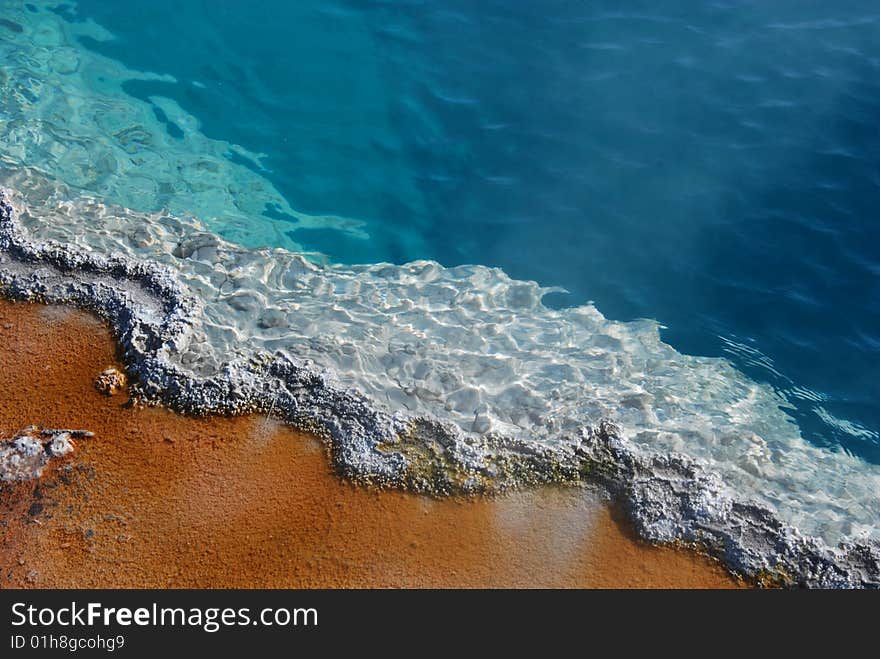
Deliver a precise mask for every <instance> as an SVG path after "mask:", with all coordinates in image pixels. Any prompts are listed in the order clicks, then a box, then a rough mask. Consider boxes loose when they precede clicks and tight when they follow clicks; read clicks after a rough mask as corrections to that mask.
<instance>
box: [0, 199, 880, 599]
mask: <svg viewBox="0 0 880 659" xmlns="http://www.w3.org/2000/svg"><path fill="white" fill-rule="evenodd" d="M210 247H211V245H207V244H206V245H202V244H201V243H200V244H199V245H198V246H197V247H193V249H194V250H195V251H198V250H202V249H210ZM187 249H189V247H187ZM0 293H2V294H3V295H5V296H7V297H9V298H13V299H19V300H39V301H44V302H52V303H69V304H74V305H77V306H80V307H83V308H87V309H91V310H93V311H95V312H97V313H98V314H100V315H101V316H103V317H104V318H106V319H107V320H108V321H109V322H110V324H111V326H112V327H113V328H114V331H115V332H116V336H117V339H118V340H119V341H120V344H121V345H122V348H123V350H124V360H125V363H126V365H127V367H128V369H129V372H130V374H131V375H132V376H134V378H135V379H136V381H137V384H136V385H135V386H134V387H133V388H134V390H135V393H136V394H137V395H139V396H141V397H143V398H144V399H146V400H150V401H155V402H162V403H164V404H166V405H168V406H169V407H171V408H172V409H175V410H178V411H182V412H188V413H192V414H206V413H223V414H240V413H246V412H251V411H262V412H265V413H269V414H271V415H273V416H277V417H280V418H282V419H283V420H285V421H286V422H288V423H290V424H291V425H294V426H296V427H299V428H302V429H305V430H310V431H313V432H316V433H318V434H319V435H321V436H322V437H324V438H325V439H326V440H327V441H328V442H329V443H330V445H331V447H332V451H333V456H334V462H335V465H336V467H337V469H338V471H340V472H341V473H342V474H344V475H346V476H348V477H350V478H352V479H355V480H361V481H369V482H371V483H374V484H378V485H383V486H396V487H406V488H410V489H414V490H417V491H422V492H429V493H433V494H446V493H456V492H486V491H497V490H502V489H505V488H511V487H518V486H523V485H531V484H538V483H547V482H574V481H579V480H582V479H590V480H594V481H599V482H601V483H603V484H605V485H606V486H607V487H608V489H609V490H611V491H612V492H614V493H615V494H617V495H618V496H620V497H621V498H622V500H623V501H624V502H625V503H626V505H627V507H628V509H629V511H630V514H631V516H632V518H633V519H634V520H635V523H636V525H637V528H638V529H639V531H640V533H641V534H642V535H643V536H644V537H645V538H646V539H647V540H649V541H651V542H658V543H661V542H662V543H682V544H686V545H691V546H697V547H699V548H701V549H703V550H704V551H706V552H708V553H710V554H713V555H716V556H718V557H720V558H722V559H723V560H724V561H725V563H726V564H727V566H728V567H729V568H730V569H731V570H732V571H733V572H735V573H737V574H740V575H742V576H745V577H747V578H751V579H756V580H759V582H764V583H774V584H776V583H779V584H784V585H800V586H812V587H860V586H862V587H864V586H875V587H876V586H880V548H878V546H877V545H876V544H874V543H868V542H865V543H859V542H845V543H843V544H841V545H840V546H839V547H835V548H832V547H829V546H828V545H827V544H825V543H824V542H823V541H821V540H819V539H816V538H812V537H806V536H803V535H802V534H801V533H800V532H799V531H798V530H797V529H795V528H793V527H792V526H790V525H788V524H786V523H784V522H782V521H780V520H779V519H778V518H777V517H776V516H775V514H774V513H773V512H772V511H771V510H769V509H768V508H766V507H763V506H761V505H758V504H755V503H752V502H749V501H740V500H739V499H738V498H737V495H736V493H735V492H734V491H733V490H732V489H730V488H728V487H727V486H726V485H725V484H724V483H723V482H722V481H721V480H720V478H718V477H717V476H716V475H714V474H713V473H712V471H711V470H710V469H708V468H707V466H706V465H705V464H704V463H702V462H700V461H698V460H695V459H691V458H686V457H683V456H680V455H676V454H664V453H659V452H650V451H647V450H645V449H644V448H642V447H637V446H636V445H635V444H634V443H632V442H631V441H630V440H628V439H626V438H625V437H624V436H623V434H622V433H621V432H620V430H619V429H618V428H617V427H616V426H615V425H613V424H612V423H610V422H602V423H599V424H598V425H597V426H596V427H582V428H580V429H579V430H577V431H567V432H565V433H561V434H560V436H559V437H558V440H557V441H555V442H553V443H552V444H550V443H544V442H537V441H528V439H522V438H512V437H507V436H504V435H501V434H499V433H493V432H486V433H484V434H480V433H476V434H474V433H470V434H466V433H464V432H463V431H462V430H461V429H460V428H459V427H457V426H455V425H452V424H448V423H443V422H441V421H438V420H436V419H432V418H429V417H427V416H417V415H406V414H403V413H400V412H396V413H389V412H387V411H384V410H382V409H379V408H378V407H377V405H375V404H374V403H373V402H372V401H371V400H370V399H369V398H367V397H366V396H364V395H362V394H360V393H359V392H357V391H356V390H354V389H344V388H342V387H341V386H339V385H338V384H335V383H334V381H333V379H332V378H330V377H328V375H327V374H326V373H325V372H319V371H317V370H314V369H313V368H311V367H310V366H309V365H308V364H307V363H300V362H298V361H296V360H295V358H292V357H290V356H288V355H286V354H283V353H280V352H279V353H275V354H270V353H268V352H256V353H254V355H253V356H252V357H249V358H236V359H234V360H232V361H229V362H227V363H225V364H224V365H223V366H222V368H221V369H220V370H219V373H218V374H216V375H212V376H209V377H200V376H198V375H196V374H195V373H193V372H192V371H187V370H185V369H184V368H182V367H181V366H180V365H178V364H177V363H176V362H175V361H174V360H173V359H171V356H172V355H179V354H181V353H185V352H186V350H187V348H188V346H189V344H190V342H191V341H192V340H193V337H194V335H195V334H196V331H195V328H196V324H197V322H198V319H199V315H200V313H201V309H202V307H201V303H200V301H199V300H198V299H197V298H196V297H195V296H193V295H191V294H190V293H189V292H188V291H187V290H186V288H185V287H184V286H183V285H181V284H180V283H179V281H178V280H177V278H176V277H175V275H174V273H173V272H172V271H171V270H170V269H166V268H164V267H161V266H159V265H157V264H153V263H149V262H143V261H134V260H133V259H129V258H127V257H123V256H107V255H101V254H97V253H95V252H92V251H87V250H85V249H83V248H81V247H78V246H74V245H68V244H62V243H56V242H46V243H37V242H34V241H32V240H30V239H29V238H28V236H27V235H26V234H25V232H24V231H23V229H22V228H21V227H20V226H19V225H18V224H17V222H16V220H15V216H14V210H13V208H12V206H11V205H10V204H9V203H8V202H7V201H6V200H5V199H4V198H2V197H0ZM267 322H268V321H267ZM478 416H479V415H477V417H478ZM479 422H480V419H479V418H475V421H474V423H479Z"/></svg>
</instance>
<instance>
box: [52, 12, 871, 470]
mask: <svg viewBox="0 0 880 659" xmlns="http://www.w3.org/2000/svg"><path fill="white" fill-rule="evenodd" d="M667 4H668V3H656V2H611V1H608V2H589V3H587V2H574V1H571V2H563V1H561V0H542V1H540V2H538V1H534V2H526V1H525V0H523V1H518V0H517V1H511V0H483V1H481V2H466V1H464V0H444V1H442V2H440V1H438V0H421V1H416V0H408V1H404V0H400V1H397V2H378V1H376V2H359V1H355V0H352V1H351V2H345V1H337V2H314V1H313V0H309V1H307V2H296V3H293V2H287V1H282V0H275V1H270V0H261V1H256V2H247V3H245V2H240V1H238V0H210V1H209V0H201V1H197V0H174V1H173V2H172V1H171V0H153V1H151V2H130V3H118V2H108V1H106V0H103V1H102V0H79V1H78V2H77V3H76V6H75V7H74V6H70V5H68V6H62V7H59V8H58V9H57V11H58V12H61V13H63V14H64V15H65V16H67V17H68V18H70V19H71V20H82V19H85V18H91V19H93V20H94V21H96V22H97V23H99V24H101V25H102V26H104V27H105V28H107V29H108V30H109V31H110V32H112V33H113V34H114V35H115V36H116V37H117V38H116V39H115V40H113V41H97V40H92V39H84V40H83V45H84V46H85V47H87V48H90V49H93V50H96V51H99V52H101V53H102V54H104V55H107V56H110V57H112V58H115V59H117V60H120V61H122V62H124V63H125V64H126V65H127V66H129V67H130V68H133V69H138V70H143V71H152V72H157V73H163V74H170V75H171V76H173V77H174V78H175V80H176V82H154V81H149V82H145V81H134V82H129V83H126V86H125V90H126V91H127V92H128V93H129V94H131V95H132V96H135V97H137V98H140V99H143V100H146V101H148V100H149V98H150V97H153V96H164V97H167V98H172V99H174V100H175V101H177V103H179V104H180V106H181V107H183V108H184V109H185V110H186V111H187V112H189V113H191V114H192V115H193V116H195V117H197V118H198V119H199V121H200V122H201V130H202V131H203V132H204V133H205V134H206V135H208V136H210V137H212V138H215V139H218V140H226V141H229V142H232V143H236V144H240V145H242V146H244V147H246V148H247V149H250V150H252V151H255V152H263V153H265V154H266V156H267V157H266V159H265V161H264V165H265V169H264V170H260V173H261V174H262V175H263V176H266V177H267V178H269V179H270V180H271V181H272V182H273V183H274V184H275V185H276V186H277V188H278V189H279V190H280V191H281V192H282V193H283V194H284V196H285V197H286V199H287V200H288V201H289V202H290V204H291V206H293V207H295V208H296V209H298V210H301V211H304V212H307V213H315V214H325V213H332V214H337V215H342V216H349V217H355V218H359V219H362V220H364V221H365V222H366V225H365V229H366V231H367V232H368V234H369V239H358V238H355V237H351V236H350V235H347V234H343V233H340V232H339V231H336V230H334V229H298V226H297V222H296V220H295V219H294V218H292V217H291V218H289V219H290V236H291V238H292V239H293V240H295V241H297V242H298V243H300V244H302V245H304V246H305V247H307V248H309V249H313V250H317V251H321V252H324V253H326V254H327V255H328V256H329V257H330V258H331V259H333V260H336V261H341V262H354V263H360V262H377V261H385V260H387V261H392V262H397V263H401V262H405V261H409V260H413V259H417V258H432V259H436V260H438V261H440V262H441V263H443V264H445V265H455V264H461V263H481V264H488V265H496V266H500V267H502V268H503V269H504V270H505V271H506V272H508V273H509V274H510V275H511V276H514V277H516V278H526V279H535V280H537V281H539V282H540V283H542V284H544V285H548V286H549V285H559V286H563V287H565V288H566V289H567V290H568V291H569V293H568V294H565V295H562V294H554V295H552V296H549V297H548V298H547V302H548V303H549V304H554V305H568V304H578V303H582V302H585V301H588V300H592V301H594V302H595V303H596V305H597V306H598V308H599V309H600V310H601V311H602V312H603V313H604V314H605V315H607V316H609V317H611V318H615V319H632V318H639V317H647V318H654V319H657V320H659V321H660V322H661V323H662V324H663V325H664V326H665V328H666V329H664V331H663V336H664V339H665V340H667V341H668V342H670V343H672V344H673V345H674V346H675V347H676V348H677V349H679V350H680V351H682V352H686V353H691V354H703V355H718V356H726V357H728V358H729V359H731V360H732V361H734V363H736V364H737V366H738V367H739V368H741V369H742V370H743V371H745V372H746V373H747V374H749V375H750V376H751V377H753V378H755V379H757V380H761V381H766V382H770V383H772V384H773V385H774V386H775V387H777V388H778V389H780V390H781V391H783V392H785V394H786V396H787V397H788V398H789V399H790V400H792V402H793V403H795V405H796V408H797V409H796V410H794V411H793V412H792V413H793V415H794V416H795V417H796V418H797V421H798V423H799V425H800V426H801V428H802V430H803V431H804V433H805V435H806V436H807V437H808V438H809V439H810V440H811V441H813V442H815V443H817V444H821V445H828V446H836V445H838V444H839V445H842V446H843V447H844V448H845V449H846V450H848V451H850V452H852V453H854V454H857V455H859V456H862V457H864V458H866V459H868V460H871V461H873V462H880V435H878V432H880V384H878V374H880V222H878V219H880V218H878V217H877V213H878V208H880V167H878V165H880V5H877V3H876V2H868V1H842V2H834V3H829V2H814V1H811V0H800V1H784V0H780V1H773V2H767V1H756V2H735V1H731V2H704V1H697V0H692V1H685V2H680V3H674V7H672V6H665V5H667ZM157 118H159V119H160V120H164V119H163V117H162V116H161V111H160V110H159V109H158V108H157ZM166 128H167V130H168V132H169V134H170V135H171V136H172V137H175V136H176V137H179V136H180V135H181V134H182V131H183V129H182V128H181V127H180V126H177V125H176V124H174V123H173V122H170V121H166ZM230 157H233V156H230ZM265 212H266V214H267V215H268V216H274V217H278V216H279V211H278V209H273V208H267V209H266V211H265ZM253 221H254V222H255V223H259V222H260V221H261V219H260V218H259V217H255V218H254V219H253ZM798 392H801V393H800V394H799V393H798ZM810 392H813V393H810ZM816 398H821V399H822V400H820V401H817V400H815V399H816ZM819 406H821V407H822V408H824V409H825V410H826V411H827V412H829V413H830V414H831V415H833V416H834V417H836V418H838V419H841V420H846V421H849V422H850V423H851V424H855V425H851V426H847V425H846V424H839V423H838V424H834V423H828V422H827V421H825V420H823V419H822V418H820V416H819V415H817V413H816V408H817V407H819Z"/></svg>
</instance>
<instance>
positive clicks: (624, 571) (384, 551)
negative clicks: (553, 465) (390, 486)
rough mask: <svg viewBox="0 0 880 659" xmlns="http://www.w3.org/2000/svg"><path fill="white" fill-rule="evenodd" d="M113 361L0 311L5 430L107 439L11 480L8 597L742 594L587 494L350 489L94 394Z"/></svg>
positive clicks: (73, 320)
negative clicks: (114, 591)
mask: <svg viewBox="0 0 880 659" xmlns="http://www.w3.org/2000/svg"><path fill="white" fill-rule="evenodd" d="M115 363H116V359H115V346H114V343H113V341H112V340H111V338H110V334H109V332H108V330H107V328H106V327H105V326H104V325H103V324H102V323H100V322H99V321H97V320H95V319H94V318H93V317H91V316H90V315H88V314H86V313H83V312H79V311H72V310H69V309H66V308H62V307H46V306H40V305H25V304H12V303H9V302H5V301H0V436H4V437H9V436H11V435H12V434H13V433H14V432H15V431H17V430H18V429H20V428H22V427H24V426H27V425H29V424H32V423H33V424H41V425H43V426H46V427H67V428H84V429H88V430H91V431H93V432H94V433H95V436H94V437H93V438H91V439H84V440H80V441H78V443H77V451H76V452H75V453H74V454H73V455H72V456H69V457H68V458H66V460H65V462H64V463H62V466H61V467H56V468H54V469H50V470H47V473H46V474H45V475H44V477H43V479H42V480H41V481H40V482H31V483H18V484H0V587H148V588H151V587H219V588H224V587H411V586H420V587H458V586H461V587H713V588H715V587H730V586H736V585H738V584H737V583H736V582H734V581H733V580H732V579H731V578H730V577H728V576H727V574H726V573H725V572H724V571H722V570H721V569H720V568H719V567H718V566H716V565H714V564H712V563H710V562H709V561H708V560H705V559H703V558H702V557H699V556H696V555H693V554H690V553H687V552H678V551H674V550H671V549H657V548H653V547H648V546H645V545H644V544H642V543H640V542H638V541H637V540H636V539H635V538H634V537H633V535H632V533H631V531H630V530H629V529H628V528H627V527H626V525H625V524H622V523H621V522H620V521H619V520H618V519H617V518H618V517H619V515H615V514H614V513H613V511H612V510H611V509H610V508H609V507H608V505H607V504H605V503H603V502H602V501H601V500H600V499H599V498H598V497H597V496H596V495H594V494H591V493H590V492H587V491H585V490H582V489H578V488H567V489H562V488H543V489H540V490H536V491H532V492H526V493H518V494H514V495H510V496H504V497H499V498H496V499H488V498H484V499H477V500H467V501H461V500H430V499H427V498H425V497H421V496H416V495H413V494H408V493H402V492H375V491H371V490H368V489H365V488H359V487H355V486H352V485H350V484H347V483H344V482H342V481H340V480H339V479H338V478H337V477H336V476H335V475H334V474H333V473H332V472H331V470H330V468H329V466H328V462H327V459H326V456H325V454H324V450H323V448H322V447H321V445H320V444H319V443H318V442H317V441H316V440H315V439H314V438H312V437H310V436H308V435H304V434H302V433H299V432H296V431H293V430H291V429H289V428H286V427H283V426H281V425H279V424H278V423H277V422H274V421H271V420H268V419H265V418H262V417H256V416H254V417H242V418H234V419H230V418H210V419H191V418H185V417H181V416H179V415H176V414H173V413H172V412H169V411H168V410H165V409H160V408H147V409H141V410H137V409H133V408H130V407H127V406H126V399H127V396H126V395H125V394H122V395H117V396H113V397H105V396H103V395H101V394H99V393H98V392H97V391H96V390H95V388H94V386H93V379H94V377H95V375H97V374H98V373H99V372H100V371H101V370H103V369H104V368H106V367H107V366H110V365H113V364H115Z"/></svg>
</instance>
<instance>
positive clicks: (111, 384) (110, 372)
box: [95, 368, 126, 396]
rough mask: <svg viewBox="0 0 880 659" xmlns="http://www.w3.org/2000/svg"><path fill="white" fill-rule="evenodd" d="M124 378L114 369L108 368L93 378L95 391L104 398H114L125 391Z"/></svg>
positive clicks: (123, 375)
mask: <svg viewBox="0 0 880 659" xmlns="http://www.w3.org/2000/svg"><path fill="white" fill-rule="evenodd" d="M125 385H126V378H125V373H122V372H121V371H118V370H117V369H115V368H108V369H104V370H103V371H101V373H99V374H98V377H96V378H95V389H97V390H98V391H100V392H101V393H102V394H104V395H105V396H114V395H116V394H118V393H119V392H121V391H122V390H124V389H125Z"/></svg>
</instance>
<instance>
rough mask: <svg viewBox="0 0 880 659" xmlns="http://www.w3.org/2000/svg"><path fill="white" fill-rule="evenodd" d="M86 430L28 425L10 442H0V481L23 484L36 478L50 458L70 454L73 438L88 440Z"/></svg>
mask: <svg viewBox="0 0 880 659" xmlns="http://www.w3.org/2000/svg"><path fill="white" fill-rule="evenodd" d="M91 436H92V433H90V432H89V431H87V430H55V429H41V428H38V427H37V426H28V427H27V428H25V429H23V430H21V431H20V432H19V433H18V434H16V435H15V437H13V438H12V439H8V440H4V441H2V443H0V480H3V481H27V480H34V479H36V478H39V477H40V476H41V475H42V474H43V469H44V468H45V466H46V465H47V464H49V462H50V461H51V460H52V459H53V458H61V457H64V456H65V455H67V454H69V453H72V452H73V451H74V444H73V438H74V437H91Z"/></svg>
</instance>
